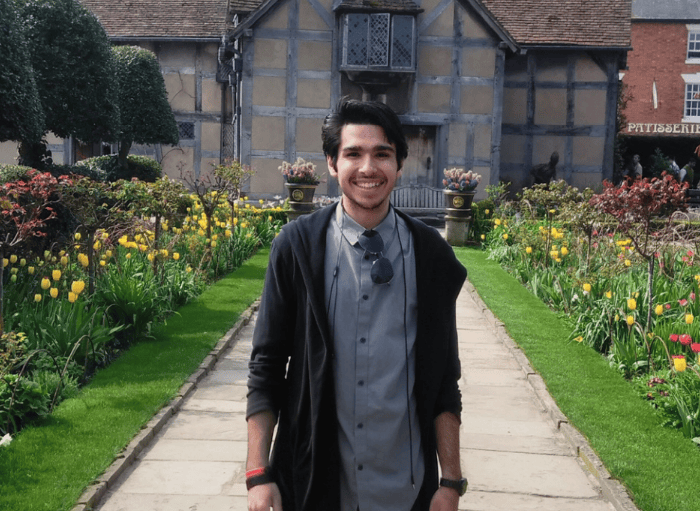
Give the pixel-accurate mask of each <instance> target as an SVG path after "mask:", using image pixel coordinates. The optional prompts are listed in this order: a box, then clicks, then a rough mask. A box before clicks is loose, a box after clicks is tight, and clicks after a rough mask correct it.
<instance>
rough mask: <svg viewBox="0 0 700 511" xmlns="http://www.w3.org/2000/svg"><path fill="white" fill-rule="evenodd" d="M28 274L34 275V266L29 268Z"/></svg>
mask: <svg viewBox="0 0 700 511" xmlns="http://www.w3.org/2000/svg"><path fill="white" fill-rule="evenodd" d="M27 273H29V275H34V266H30V267H28V268H27Z"/></svg>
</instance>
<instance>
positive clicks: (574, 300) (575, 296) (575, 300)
mask: <svg viewBox="0 0 700 511" xmlns="http://www.w3.org/2000/svg"><path fill="white" fill-rule="evenodd" d="M571 301H572V302H577V301H578V295H577V294H574V296H572V297H571Z"/></svg>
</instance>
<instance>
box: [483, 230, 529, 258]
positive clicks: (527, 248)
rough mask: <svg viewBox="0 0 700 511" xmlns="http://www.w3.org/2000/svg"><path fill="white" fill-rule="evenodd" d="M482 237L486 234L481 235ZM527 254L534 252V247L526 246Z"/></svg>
mask: <svg viewBox="0 0 700 511" xmlns="http://www.w3.org/2000/svg"><path fill="white" fill-rule="evenodd" d="M481 239H484V235H483V234H482V235H481ZM525 253H526V254H532V247H525Z"/></svg>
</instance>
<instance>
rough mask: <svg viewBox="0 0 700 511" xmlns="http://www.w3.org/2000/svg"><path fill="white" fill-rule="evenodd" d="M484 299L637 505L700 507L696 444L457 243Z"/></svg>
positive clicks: (670, 509) (661, 510)
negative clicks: (664, 421) (668, 423)
mask: <svg viewBox="0 0 700 511" xmlns="http://www.w3.org/2000/svg"><path fill="white" fill-rule="evenodd" d="M455 252H456V254H457V257H458V258H459V259H460V260H461V261H462V263H463V264H464V265H465V266H466V267H467V269H468V271H469V280H470V281H471V283H472V284H473V285H474V287H475V288H476V290H477V291H478V293H479V296H481V298H482V300H483V301H484V303H485V304H486V305H487V306H488V308H489V309H490V310H491V311H492V312H493V313H494V315H495V316H496V317H498V318H499V320H501V321H502V322H503V323H504V324H505V327H506V329H507V331H508V333H509V335H510V336H511V337H512V338H513V340H514V341H515V342H516V343H517V344H518V345H519V346H520V347H521V348H522V349H523V351H524V353H525V355H526V356H527V357H528V359H529V360H530V362H531V364H532V366H533V368H534V369H535V370H536V371H538V372H539V373H540V374H541V375H542V377H543V378H544V380H545V382H546V384H547V387H548V389H549V392H550V394H551V395H552V397H553V398H554V400H555V401H556V402H557V404H558V406H559V408H560V409H561V411H562V412H563V413H564V414H565V415H566V416H567V417H568V419H569V421H570V423H571V424H572V425H573V426H575V427H576V428H577V429H578V430H579V431H580V432H581V433H583V435H584V436H585V437H586V438H587V439H588V441H589V443H590V445H591V447H592V448H593V449H594V450H595V451H596V453H597V454H598V456H599V457H600V459H601V460H602V461H603V463H604V464H605V466H606V468H607V469H608V470H609V471H610V473H611V474H612V476H613V477H615V478H617V479H618V480H619V481H621V482H622V483H623V484H624V485H625V486H626V487H627V488H628V489H629V490H630V493H631V494H632V496H633V498H634V501H635V503H636V504H637V506H638V507H639V509H641V510H642V511H691V510H692V511H698V510H700V497H699V495H700V490H699V489H698V479H697V478H698V476H700V449H698V447H697V446H696V445H695V444H693V443H692V442H691V441H690V440H688V439H687V438H684V437H683V435H682V434H681V433H680V432H679V431H676V430H672V429H669V428H666V427H663V426H662V425H661V419H660V417H659V416H658V415H657V414H656V413H655V412H654V410H653V409H652V408H651V407H650V406H649V405H648V404H647V403H646V402H644V401H643V400H642V399H641V398H639V397H638V395H637V394H636V392H635V391H634V389H633V388H632V386H631V385H630V384H629V383H627V382H626V381H625V380H624V379H623V378H622V376H621V375H620V373H619V372H618V371H616V370H614V369H611V368H610V367H609V365H608V363H607V361H606V360H605V359H604V358H602V357H601V356H600V355H599V354H597V353H596V352H594V351H593V350H591V349H589V348H586V347H585V346H583V345H581V344H578V343H575V342H569V341H567V338H568V337H569V333H570V331H569V329H568V328H567V325H566V322H565V321H564V320H562V319H560V318H559V317H558V316H557V314H556V313H554V312H552V311H551V310H549V309H548V308H547V307H546V306H545V305H544V304H543V303H542V302H540V301H539V300H538V299H537V298H536V297H535V296H534V295H532V294H530V293H529V292H528V291H527V289H525V287H523V286H522V285H520V283H519V282H518V281H517V280H516V279H515V278H514V277H512V276H510V275H509V274H508V273H506V272H505V271H504V270H502V269H501V268H500V266H499V265H498V264H497V263H496V262H494V261H490V260H487V258H486V257H487V256H486V253H485V252H483V251H482V250H481V249H476V248H456V249H455Z"/></svg>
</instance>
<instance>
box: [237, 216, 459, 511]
mask: <svg viewBox="0 0 700 511" xmlns="http://www.w3.org/2000/svg"><path fill="white" fill-rule="evenodd" d="M336 206H337V204H334V205H331V206H328V207H326V208H323V209H321V210H319V211H317V212H315V213H313V214H310V215H305V216H302V217H300V218H299V219H297V220H295V221H294V222H291V223H289V224H287V225H286V226H285V227H284V228H283V229H282V232H281V233H280V235H279V236H278V237H277V238H276V239H275V241H274V242H273V244H272V248H271V252H270V263H269V266H268V268H267V274H266V277H265V288H264V291H263V296H262V301H261V304H260V310H259V313H258V319H257V321H256V327H255V333H254V336H253V351H252V353H251V360H250V374H249V377H248V409H247V413H246V416H247V417H250V416H251V415H253V414H255V413H258V412H261V411H266V410H270V411H273V412H274V413H275V414H277V415H278V417H279V422H278V430H277V436H276V438H275V444H274V448H273V452H272V461H271V463H272V468H273V472H274V473H275V477H276V481H277V483H278V485H279V487H280V491H281V493H282V501H283V507H284V510H285V511H318V510H335V509H339V508H340V505H339V499H340V476H339V461H338V460H339V448H338V438H337V428H338V425H337V418H336V411H335V392H334V388H333V386H334V382H333V357H334V354H333V339H332V338H331V334H330V331H329V328H328V318H327V314H326V307H325V303H324V294H325V293H324V262H325V245H326V229H327V227H328V223H329V222H330V220H331V218H332V217H333V215H334V212H335V208H336ZM398 214H399V215H400V216H401V217H402V218H403V219H404V220H405V221H406V223H407V224H408V227H409V228H410V230H411V233H412V234H413V238H414V246H415V256H416V273H417V275H416V278H417V290H418V318H417V324H418V330H417V336H416V343H415V350H416V368H415V371H416V379H415V394H416V401H417V408H418V410H417V413H418V419H419V422H420V430H421V441H422V444H423V452H424V457H425V468H426V473H425V479H424V481H423V486H422V487H421V490H420V493H419V495H418V500H417V503H416V506H414V509H420V510H423V509H425V510H427V509H428V507H429V503H430V499H431V498H432V495H433V493H434V492H435V491H436V490H437V488H438V464H437V456H436V449H437V446H436V439H435V425H434V419H435V418H436V417H437V416H438V415H439V414H440V413H442V412H445V411H447V412H452V413H453V414H455V415H456V416H457V417H459V416H460V413H461V395H460V392H459V387H458V384H457V380H458V379H459V377H460V364H459V358H458V353H457V329H456V323H455V301H456V299H457V296H458V294H459V292H460V290H461V288H462V284H463V283H464V280H465V279H466V275H467V272H466V270H465V269H464V267H463V266H462V265H461V264H460V263H459V261H457V259H456V258H455V256H454V253H453V251H452V248H451V247H450V246H449V245H448V244H447V242H446V241H445V240H444V239H443V238H442V237H441V236H440V234H439V233H438V232H437V231H436V230H435V229H433V228H431V227H428V226H427V225H425V224H424V223H422V222H420V221H418V220H415V219H413V218H411V217H408V216H406V215H404V214H402V213H401V212H398ZM288 361H289V366H288V368H287V362H288Z"/></svg>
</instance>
